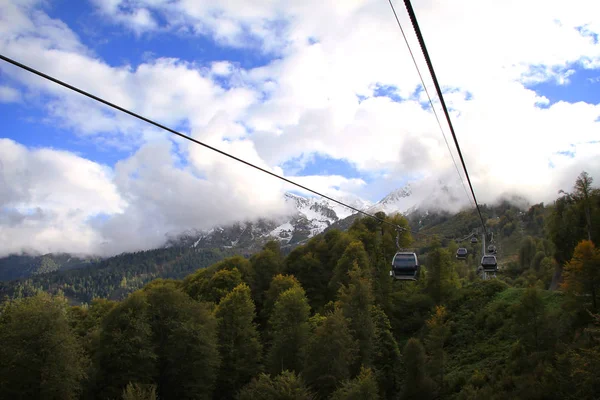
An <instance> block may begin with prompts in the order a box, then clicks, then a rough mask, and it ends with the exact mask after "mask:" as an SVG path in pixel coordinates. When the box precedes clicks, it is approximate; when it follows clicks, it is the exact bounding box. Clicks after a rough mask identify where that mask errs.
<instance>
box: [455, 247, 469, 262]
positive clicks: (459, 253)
mask: <svg viewBox="0 0 600 400" xmlns="http://www.w3.org/2000/svg"><path fill="white" fill-rule="evenodd" d="M467 254H468V251H467V249H465V248H464V247H461V248H459V249H458V250H456V258H458V259H459V260H466V259H467Z"/></svg>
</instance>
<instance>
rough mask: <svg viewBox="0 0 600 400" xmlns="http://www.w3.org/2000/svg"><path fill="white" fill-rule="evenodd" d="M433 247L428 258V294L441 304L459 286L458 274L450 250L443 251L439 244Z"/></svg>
mask: <svg viewBox="0 0 600 400" xmlns="http://www.w3.org/2000/svg"><path fill="white" fill-rule="evenodd" d="M432 247H433V249H432V251H431V252H430V253H429V255H428V257H427V274H426V281H427V292H428V293H429V295H430V296H431V297H432V298H433V299H434V301H435V302H436V303H437V304H440V303H441V302H442V299H446V298H447V297H448V296H449V295H450V293H451V292H452V290H453V289H455V288H456V287H458V286H459V282H458V274H457V273H456V270H455V268H454V263H453V262H452V258H451V256H450V253H449V252H448V250H446V249H442V248H441V247H440V244H439V242H436V243H434V244H433V246H432Z"/></svg>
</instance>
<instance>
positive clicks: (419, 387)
mask: <svg viewBox="0 0 600 400" xmlns="http://www.w3.org/2000/svg"><path fill="white" fill-rule="evenodd" d="M403 356H404V365H406V377H405V379H404V381H405V385H404V392H403V393H402V399H403V400H408V399H411V400H412V399H424V400H426V399H431V398H433V396H434V393H435V389H434V383H433V381H432V380H431V378H430V377H429V376H428V375H427V372H426V370H425V349H424V348H423V345H422V344H421V341H420V340H418V339H414V338H411V339H409V340H408V342H407V343H406V346H405V347H404V352H403Z"/></svg>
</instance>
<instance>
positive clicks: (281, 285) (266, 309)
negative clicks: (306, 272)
mask: <svg viewBox="0 0 600 400" xmlns="http://www.w3.org/2000/svg"><path fill="white" fill-rule="evenodd" d="M294 287H301V286H300V282H298V279H296V277H294V276H293V275H282V274H279V275H276V276H275V277H273V280H271V285H270V286H269V290H267V293H266V294H265V302H264V304H263V309H262V310H261V313H262V318H263V320H265V321H267V320H268V319H269V317H270V315H271V313H272V312H273V308H275V303H276V302H277V300H278V299H279V295H281V293H283V292H285V291H286V290H288V289H292V288H294Z"/></svg>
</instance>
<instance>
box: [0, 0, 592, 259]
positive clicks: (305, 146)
mask: <svg viewBox="0 0 600 400" xmlns="http://www.w3.org/2000/svg"><path fill="white" fill-rule="evenodd" d="M36 4H37V3H36V2H33V1H19V2H11V3H10V4H8V3H2V5H0V8H1V10H0V11H1V12H0V22H1V23H0V37H1V38H2V39H0V52H2V53H3V54H7V55H9V56H12V57H15V58H16V59H18V60H19V61H23V62H25V63H27V64H30V65H32V66H34V67H37V68H40V69H42V70H44V71H45V72H47V73H49V74H51V75H55V76H57V77H59V78H61V79H65V80H67V81H68V82H70V83H73V84H75V85H77V86H80V87H82V88H84V89H86V90H89V91H91V92H92V93H94V94H98V95H100V96H102V97H106V98H107V99H109V100H111V101H114V102H116V103H118V104H121V105H123V106H124V107H127V108H131V109H133V110H135V111H137V112H139V113H142V114H143V115H148V116H151V117H152V118H155V119H156V120H158V121H160V122H162V123H164V124H166V125H168V126H174V127H177V126H180V125H183V124H185V125H186V126H189V130H190V132H191V134H192V135H193V136H194V137H195V138H197V139H199V140H203V141H205V142H206V143H208V144H210V145H213V146H215V147H217V148H220V149H222V150H224V151H229V152H231V153H232V154H234V155H236V156H240V157H242V158H244V159H247V160H248V161H251V162H253V163H256V164H257V165H260V166H261V167H264V168H267V169H269V170H271V171H274V172H276V173H279V174H281V173H282V171H281V168H280V166H281V165H283V164H284V163H286V162H287V161H289V160H290V159H295V158H298V157H301V160H303V161H306V160H310V158H311V155H312V154H314V153H319V154H321V155H323V156H329V157H332V158H336V159H343V160H346V161H348V162H349V163H351V164H352V165H353V166H355V168H356V169H358V170H359V171H360V172H362V173H364V174H373V176H377V177H378V178H377V179H375V181H374V182H371V183H369V184H367V183H365V182H364V181H363V180H360V179H348V178H346V177H343V176H311V177H294V178H293V179H295V180H298V181H299V182H300V183H302V182H304V183H305V184H306V185H307V186H310V187H314V188H315V189H317V190H322V191H324V192H325V193H326V194H330V195H332V196H333V195H335V196H340V197H344V198H350V197H351V195H356V194H357V193H358V194H361V195H363V196H365V197H370V196H371V194H370V193H372V191H373V190H375V189H377V190H378V192H379V191H381V190H384V189H381V188H386V187H387V188H388V189H389V190H390V191H391V190H392V189H394V188H395V185H398V184H399V182H403V181H406V180H409V181H412V187H413V192H414V193H415V195H414V197H413V198H412V199H411V200H410V201H413V202H414V201H428V202H429V204H430V205H432V206H433V205H437V204H440V205H443V206H445V207H448V208H453V209H455V208H457V207H461V206H464V205H465V204H467V201H466V197H465V195H464V189H463V188H462V186H461V185H460V181H459V180H458V178H457V175H456V171H455V169H454V166H453V165H452V162H451V159H450V156H449V154H448V150H447V148H446V144H445V143H444V140H443V138H442V136H441V134H440V132H439V128H438V126H437V122H436V121H435V119H434V117H433V115H432V113H431V112H430V111H428V110H424V109H423V108H422V104H423V103H426V101H427V100H426V98H425V97H424V93H423V92H420V93H418V98H414V94H415V89H416V88H417V87H418V85H419V79H418V76H417V74H416V71H415V69H414V66H413V65H412V61H411V59H410V56H409V54H408V51H407V49H406V48H405V45H404V43H403V40H402V37H401V35H400V32H399V30H398V27H397V26H396V22H395V20H394V18H393V15H392V14H391V10H390V9H389V6H388V5H387V3H386V2H381V1H379V0H353V1H344V2H339V1H319V2H317V1H316V0H314V1H312V0H311V1H306V2H291V3H290V2H283V1H277V0H264V1H260V2H258V3H257V2H243V1H227V2H212V1H188V0H175V1H173V0H171V1H160V0H138V1H135V2H134V1H128V0H111V1H97V2H96V3H95V4H97V7H98V10H99V12H100V13H102V15H104V16H105V17H106V18H109V19H112V20H113V21H114V22H115V23H117V24H121V25H125V26H127V27H128V28H130V29H132V30H133V31H134V32H136V34H138V35H139V34H142V33H144V32H153V34H156V35H162V34H167V33H166V32H167V31H171V32H186V33H193V34H198V35H208V36H210V37H212V38H213V39H214V40H216V41H217V42H218V43H221V44H225V45H227V46H233V47H247V48H251V49H252V51H263V52H265V53H269V52H275V53H276V54H277V56H278V58H277V59H274V60H273V61H271V62H269V63H267V64H266V65H264V66H261V67H258V68H254V69H250V70H245V69H243V68H240V67H239V64H237V63H234V62H232V60H197V62H186V61H181V60H177V59H172V58H147V59H146V60H145V61H144V62H143V63H142V64H139V65H120V66H115V65H110V64H109V63H107V62H106V61H105V60H103V59H101V58H100V57H99V56H98V55H96V54H94V53H93V51H91V50H90V49H88V48H86V47H85V46H84V45H83V44H82V42H81V41H80V40H79V38H78V36H77V35H76V34H75V33H73V31H72V30H71V29H70V27H68V26H67V25H65V24H64V23H63V22H61V21H59V20H56V19H51V18H49V17H48V16H47V15H46V14H44V13H43V12H42V11H41V9H40V8H39V7H37V5H36ZM414 5H415V8H416V12H417V15H418V18H419V22H420V25H421V29H422V30H423V32H424V35H425V40H426V42H427V45H428V49H429V52H430V54H431V56H432V58H433V64H434V66H435V68H436V72H437V74H438V78H439V79H440V82H441V83H442V85H443V87H444V88H446V89H448V90H449V91H448V93H447V95H446V102H447V103H448V105H449V106H450V107H451V109H452V119H453V123H454V127H455V129H456V133H457V136H458V140H459V141H460V144H461V148H462V152H463V154H464V156H465V161H466V163H467V166H468V168H469V171H470V175H471V179H472V182H473V185H474V187H475V190H476V193H477V196H478V199H479V200H480V201H481V202H492V201H494V200H495V199H497V198H498V197H500V196H503V195H504V194H506V193H507V192H510V191H516V192H519V193H521V194H523V195H526V196H527V197H528V198H529V199H530V200H531V201H542V200H543V201H549V200H552V199H553V198H554V197H555V195H556V191H557V190H558V189H560V188H564V189H569V188H570V186H571V184H572V181H573V180H574V179H575V177H576V176H577V174H578V173H579V172H580V171H581V170H582V169H586V170H588V172H590V173H591V174H592V175H594V174H596V175H597V176H598V175H600V170H599V167H598V162H597V158H598V157H597V155H598V146H597V145H590V144H585V145H583V144H580V145H578V146H577V147H576V152H575V156H574V158H569V157H565V156H558V155H556V152H557V151H561V150H564V149H566V148H569V146H570V145H571V144H572V143H587V142H590V141H593V140H598V137H597V132H598V128H599V127H600V123H599V122H598V116H599V115H600V105H595V104H587V103H584V102H579V103H574V104H570V103H566V102H558V103H555V104H552V105H550V102H549V100H548V99H547V98H545V97H543V96H539V95H538V94H536V93H535V92H534V91H532V90H529V89H527V87H526V86H527V85H529V84H531V83H536V82H546V81H549V82H555V83H558V84H568V82H569V78H572V76H573V73H574V71H575V70H576V68H581V67H584V68H598V67H599V66H600V44H598V43H595V42H594V40H593V39H592V38H591V36H590V35H591V34H592V33H596V34H598V33H600V23H599V21H598V20H597V18H598V17H597V16H598V15H600V3H599V2H597V1H594V0H576V1H575V3H573V4H572V5H570V7H568V8H565V7H564V2H561V1H558V0H552V1H543V0H532V1H529V2H526V3H523V2H502V3H498V2H495V1H492V0H484V1H481V0H461V1H460V2H458V3H457V2H452V4H450V3H444V2H429V1H419V2H416V1H415V4H414ZM396 9H397V11H398V12H399V15H400V18H401V21H402V23H403V26H404V28H405V31H406V32H407V33H408V34H409V40H410V43H411V45H412V48H413V51H414V52H415V54H416V55H417V56H418V63H419V66H420V68H421V72H422V73H423V74H424V75H425V76H427V75H428V74H427V68H426V66H425V63H424V62H423V60H422V58H421V57H420V50H419V48H418V44H417V42H416V39H415V37H414V34H413V32H412V28H411V26H410V23H409V21H408V17H407V16H406V13H405V11H404V8H403V7H402V5H401V2H399V1H397V2H396ZM159 17H160V18H159ZM594 18H595V19H596V20H594ZM159 20H160V21H166V22H165V23H163V24H162V25H161V24H159V23H158V22H157V21H159ZM467 21H468V22H467ZM578 27H585V29H584V30H581V29H579V30H578V29H577V28H578ZM169 34H171V33H169ZM142 38H143V36H142ZM309 38H310V39H313V40H310V41H309ZM138 40H142V39H138ZM180 40H187V39H186V38H185V37H184V36H182V37H181V38H180ZM144 50H145V51H151V50H152V49H147V50H146V49H144ZM1 68H2V71H3V72H6V73H7V75H8V76H9V78H10V79H12V80H16V81H19V82H20V83H23V84H24V85H25V87H26V88H27V90H28V91H29V92H28V93H29V95H30V96H31V95H39V96H41V99H42V101H44V103H45V105H46V110H47V112H48V115H49V116H51V117H52V118H53V121H54V122H56V121H59V122H60V123H61V124H63V125H64V126H66V127H68V128H70V129H71V130H73V131H74V132H75V133H76V134H78V135H87V136H89V137H94V138H96V140H102V141H103V142H108V143H121V146H124V147H125V148H131V149H138V147H139V146H140V145H141V146H142V147H141V148H139V149H138V150H137V152H135V154H134V155H133V156H131V157H130V158H128V159H126V160H122V161H121V162H120V163H119V164H118V165H117V167H116V168H115V171H114V174H115V177H114V180H111V181H110V184H111V185H114V187H115V188H116V189H115V190H116V191H117V193H118V198H119V199H120V201H122V202H125V203H124V205H122V209H121V211H118V212H117V211H114V210H112V211H110V210H109V212H108V214H110V215H111V217H110V218H108V219H107V220H105V221H95V222H94V223H93V224H91V225H90V224H88V223H84V222H81V221H83V220H82V219H81V218H83V216H79V217H77V218H79V219H77V218H75V217H73V218H75V219H66V220H61V219H59V216H60V215H64V213H63V214H60V213H59V212H58V211H56V210H55V209H54V208H48V207H49V206H47V205H46V203H43V202H41V200H36V201H31V202H30V203H27V204H28V205H27V206H26V208H27V210H29V211H27V212H28V213H29V214H27V218H28V219H29V220H36V221H38V220H40V221H42V220H43V221H46V222H45V223H47V224H49V225H48V226H55V225H56V224H58V223H59V222H58V221H60V223H62V224H71V225H69V227H70V228H69V229H70V230H69V229H65V231H69V232H72V231H73V229H84V228H85V229H90V230H89V231H86V232H89V235H91V236H86V235H84V234H82V235H79V236H78V238H87V239H86V240H88V241H89V243H92V242H93V243H95V244H94V245H91V244H90V245H89V246H91V247H89V248H90V249H91V248H94V249H100V248H101V249H103V250H102V251H105V252H109V253H110V252H115V251H123V250H130V249H138V248H144V247H152V246H156V245H159V244H160V243H161V241H162V240H164V234H165V233H166V232H167V231H176V230H181V229H185V228H188V227H204V226H209V225H211V224H214V223H225V222H227V221H234V220H237V219H243V218H251V217H253V216H257V215H259V214H260V213H264V212H267V211H266V210H271V211H273V210H277V211H278V212H281V209H280V200H281V198H280V195H281V192H282V191H283V190H287V189H289V188H288V187H287V186H282V184H281V183H279V182H278V181H277V180H276V179H274V178H272V177H269V176H266V175H264V174H262V173H260V172H258V171H254V170H251V169H249V168H248V167H246V166H242V165H237V164H235V162H233V161H231V160H228V159H226V158H225V157H223V156H221V155H218V154H215V153H212V152H211V151H210V150H207V149H204V148H202V147H199V146H196V145H189V144H188V143H183V142H181V141H180V140H176V141H175V142H176V143H178V144H179V145H180V146H179V147H180V151H181V153H180V155H179V156H181V157H183V159H182V160H178V159H177V157H178V156H176V155H175V154H174V153H173V151H172V149H171V148H170V147H169V145H167V144H166V142H165V141H164V140H163V138H164V137H165V136H166V135H165V134H162V133H160V134H159V133H157V131H156V130H153V129H148V128H147V127H145V126H144V125H142V124H140V123H138V122H137V121H134V120H133V119H132V118H130V117H128V116H123V115H121V114H119V113H114V112H112V111H109V110H107V109H106V108H105V107H101V106H97V105H95V104H93V103H92V102H91V101H84V100H82V98H81V96H79V95H75V94H71V93H68V92H67V91H65V90H63V89H61V88H57V87H56V86H55V85H53V84H49V83H47V82H43V81H42V80H40V79H38V78H35V77H31V76H30V75H27V74H25V73H22V72H20V71H17V70H16V69H15V68H8V67H5V66H2V67H1ZM223 81H225V83H226V84H223V83H222V82H223ZM427 82H428V83H427V85H428V88H429V89H430V93H434V89H433V86H432V84H431V82H430V80H429V79H428V78H427ZM378 85H387V86H389V87H392V88H393V89H394V92H395V95H397V96H400V97H401V98H403V99H404V101H403V102H400V103H398V102H394V101H392V100H391V99H389V98H387V97H374V93H373V92H374V89H375V88H376V87H377V86H378ZM3 87H4V86H3ZM450 89H452V91H450ZM2 90H4V89H0V98H11V96H13V95H12V94H11V95H8V97H7V96H2ZM9 91H10V90H9ZM11 93H12V92H11ZM467 93H469V95H470V96H472V98H471V99H470V100H466V98H467V97H466V96H467ZM263 96H264V98H266V100H263ZM358 96H361V97H363V100H362V101H359V98H358ZM23 97H24V98H26V99H27V98H28V97H26V96H23ZM406 99H409V100H406ZM542 105H543V106H544V107H545V108H540V107H541V106H542ZM436 106H437V109H438V114H439V116H440V118H442V125H443V128H444V130H445V132H446V135H447V139H448V141H449V142H450V144H451V147H452V148H454V146H453V144H452V138H451V137H450V133H449V129H448V128H447V127H446V124H445V122H444V121H443V114H442V112H441V109H440V108H439V104H438V102H437V101H436ZM23 151H26V150H23ZM48 151H50V150H48ZM453 151H454V156H455V158H456V161H457V162H458V155H457V154H456V151H455V150H453ZM29 152H35V151H32V150H29ZM36 154H37V153H36ZM61 154H62V153H61ZM28 160H29V158H28ZM550 162H552V163H553V164H554V167H553V168H552V167H550V166H549V164H550ZM179 164H184V165H186V166H185V167H184V168H180V167H176V165H179ZM23 168H24V167H23ZM36 171H37V170H36ZM50 171H52V170H50ZM61 171H62V170H61ZM133 171H137V174H138V177H137V178H133V177H132V174H133ZM55 173H56V174H58V175H60V173H62V172H59V171H55ZM444 185H446V186H447V187H448V188H447V190H448V191H449V192H450V194H451V196H449V197H451V198H453V199H454V200H452V201H448V200H447V198H448V193H447V192H446V193H445V194H443V196H445V197H438V195H437V193H438V192H439V188H440V186H444ZM74 187H77V188H79V187H80V185H79V184H74ZM15 188H17V189H14V190H16V191H17V192H18V190H24V193H29V192H28V191H27V190H25V189H18V188H20V186H15ZM11 190H12V189H11ZM14 190H13V191H11V192H10V193H9V192H7V194H3V195H4V196H7V198H13V197H15V196H16V197H17V198H21V197H19V196H22V194H19V193H20V192H18V193H17V194H15V193H16V192H14ZM65 190H67V191H69V190H74V189H73V188H72V187H71V186H69V187H68V188H65ZM77 190H79V189H77ZM86 190H87V189H86ZM75 193H79V192H77V191H76V192H75ZM78 195H80V196H84V194H81V193H79V194H78ZM73 196H75V194H74V195H73ZM2 199H3V198H2V197H0V201H2ZM371 200H378V199H377V198H371ZM115 201H116V200H115ZM36 207H38V208H39V209H40V210H41V211H40V212H39V213H38V212H37V211H35V210H36V209H37V208H36ZM53 207H54V206H53ZM90 207H92V208H93V205H90ZM98 209H102V210H104V211H97V212H103V213H107V211H106V207H104V206H103V207H99V208H98ZM31 210H33V211H31ZM20 212H22V211H20ZM22 215H23V214H18V215H17V214H15V213H14V211H11V214H10V215H9V214H6V216H5V217H4V218H5V220H6V221H9V220H10V221H12V222H11V223H13V224H14V223H15V222H14V221H18V220H20V219H19V218H21V217H20V216H22ZM36 218H37V219H36ZM48 218H50V219H48ZM52 218H53V219H52ZM47 221H53V222H52V223H54V224H55V225H52V224H51V223H50V222H47ZM36 223H41V222H36ZM81 224H83V225H81ZM15 229H16V228H15ZM32 232H33V231H32ZM140 232H141V234H140ZM53 234H56V233H53ZM48 235H50V234H48ZM64 240H65V243H67V244H65V246H66V247H68V240H67V239H66V238H64ZM19 243H22V242H19ZM86 243H88V242H86ZM99 243H104V245H103V246H100V245H99ZM19 245H20V244H18V245H16V246H17V247H18V246H19ZM94 246H96V247H94ZM75 247H77V246H75ZM79 247H81V248H83V247H82V246H79Z"/></svg>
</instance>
